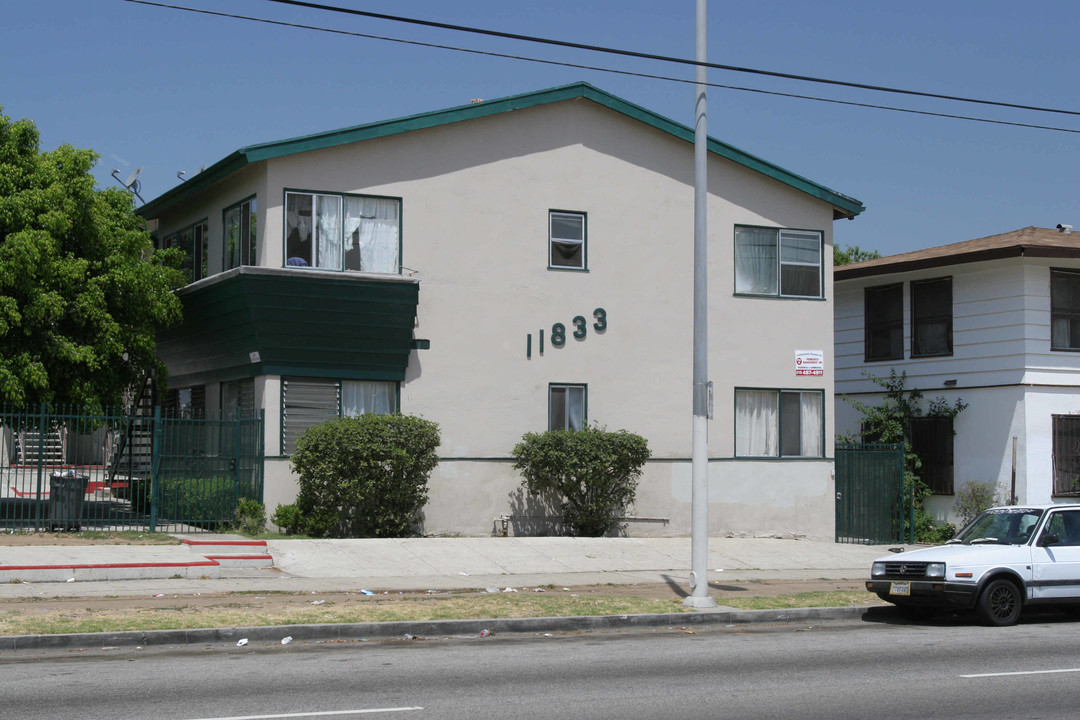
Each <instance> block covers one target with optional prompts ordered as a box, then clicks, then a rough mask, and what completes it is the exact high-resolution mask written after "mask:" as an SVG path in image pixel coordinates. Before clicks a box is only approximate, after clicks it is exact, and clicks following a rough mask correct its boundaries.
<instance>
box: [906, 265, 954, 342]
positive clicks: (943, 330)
mask: <svg viewBox="0 0 1080 720" xmlns="http://www.w3.org/2000/svg"><path fill="white" fill-rule="evenodd" d="M952 325H953V304H952V278H938V279H936V280H919V281H916V282H913V283H911V357H927V356H931V355H952V351H953V347H952Z"/></svg>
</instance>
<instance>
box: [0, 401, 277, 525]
mask: <svg viewBox="0 0 1080 720" xmlns="http://www.w3.org/2000/svg"><path fill="white" fill-rule="evenodd" d="M262 497H263V419H262V417H261V415H260V416H258V417H248V418H196V417H174V416H170V415H168V414H166V413H163V411H162V408H160V407H155V408H153V409H152V410H150V411H149V412H148V413H146V414H131V413H122V414H111V413H103V412H97V413H87V412H81V411H69V412H57V411H53V410H49V409H47V408H44V407H42V408H39V409H36V410H24V409H20V410H17V411H16V410H11V409H6V408H5V409H0V528H7V529H24V530H49V529H64V530H75V529H80V530H145V531H150V532H154V531H165V532H199V531H212V530H217V529H219V528H221V527H222V526H224V525H228V524H230V523H232V522H233V521H234V520H235V518H236V508H237V504H238V503H239V501H240V500H243V499H253V500H257V501H259V502H262Z"/></svg>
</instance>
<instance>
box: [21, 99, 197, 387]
mask: <svg viewBox="0 0 1080 720" xmlns="http://www.w3.org/2000/svg"><path fill="white" fill-rule="evenodd" d="M97 157H98V156H97V154H95V153H94V152H93V151H91V150H80V149H77V148H74V147H72V146H70V145H62V146H60V147H58V148H57V149H56V150H53V151H51V152H42V151H41V150H40V148H39V136H38V131H37V128H36V127H35V126H34V124H33V123H32V122H31V121H29V120H25V119H24V120H17V121H14V122H13V121H11V120H10V119H9V118H8V117H6V116H4V115H3V114H0V402H7V403H14V404H24V403H38V402H48V403H71V404H79V405H85V406H90V407H101V406H108V405H116V404H118V403H119V401H120V399H121V395H122V393H123V391H124V390H125V389H126V388H128V387H130V386H132V385H134V384H135V383H137V382H138V381H140V380H141V379H142V378H143V377H145V375H146V374H147V373H157V374H158V376H159V377H164V367H163V365H162V364H161V363H160V362H159V361H158V360H157V355H156V343H155V333H156V331H157V330H158V329H159V328H161V327H165V326H167V325H169V324H172V323H174V322H177V321H178V320H179V319H180V316H181V309H180V302H179V300H178V299H177V298H176V297H175V296H174V295H173V294H172V292H171V291H172V290H173V289H175V288H176V287H178V286H179V285H180V284H182V282H183V273H182V272H181V271H180V269H179V265H180V257H179V253H178V252H177V251H175V250H172V251H163V252H161V253H155V252H154V249H153V243H152V242H151V238H150V234H149V233H148V232H147V231H146V227H145V222H144V221H143V220H142V219H141V218H140V217H138V216H137V215H136V214H135V209H134V201H133V199H132V197H131V195H130V194H129V193H128V192H126V191H124V190H120V189H118V188H116V189H106V190H99V189H97V188H96V187H95V182H94V178H93V176H92V175H91V174H90V170H91V168H92V167H93V166H94V163H95V162H96V160H97Z"/></svg>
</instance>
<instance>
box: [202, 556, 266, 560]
mask: <svg viewBox="0 0 1080 720" xmlns="http://www.w3.org/2000/svg"><path fill="white" fill-rule="evenodd" d="M205 557H206V559H207V560H273V559H274V558H272V557H270V556H269V555H206V556H205Z"/></svg>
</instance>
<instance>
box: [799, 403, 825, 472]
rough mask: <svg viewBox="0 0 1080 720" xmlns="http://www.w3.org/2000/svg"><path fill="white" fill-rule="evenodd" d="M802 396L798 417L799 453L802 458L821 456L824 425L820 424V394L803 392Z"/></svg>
mask: <svg viewBox="0 0 1080 720" xmlns="http://www.w3.org/2000/svg"><path fill="white" fill-rule="evenodd" d="M801 395H802V408H801V413H800V417H799V420H800V422H799V427H800V429H801V430H802V437H801V441H802V442H801V443H800V444H801V446H802V448H801V452H800V453H799V454H800V455H802V456H804V457H821V456H822V451H823V448H822V443H821V441H822V434H823V432H824V428H823V427H822V426H823V425H824V423H823V422H822V417H821V409H822V394H821V393H817V392H804V393H801Z"/></svg>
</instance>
